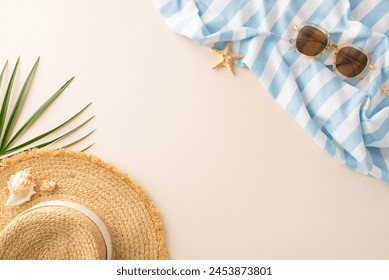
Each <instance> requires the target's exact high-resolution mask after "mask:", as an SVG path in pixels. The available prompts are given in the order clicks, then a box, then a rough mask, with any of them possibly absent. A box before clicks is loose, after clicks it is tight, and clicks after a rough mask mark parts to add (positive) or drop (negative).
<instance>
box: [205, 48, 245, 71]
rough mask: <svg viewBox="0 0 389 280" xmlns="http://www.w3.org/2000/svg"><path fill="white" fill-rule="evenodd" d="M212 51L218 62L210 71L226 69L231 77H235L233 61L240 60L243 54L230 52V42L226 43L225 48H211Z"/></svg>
mask: <svg viewBox="0 0 389 280" xmlns="http://www.w3.org/2000/svg"><path fill="white" fill-rule="evenodd" d="M212 51H213V52H214V53H216V54H217V56H218V58H219V61H218V62H217V64H216V65H215V66H213V68H212V69H218V68H220V67H226V68H227V69H228V70H229V71H230V72H231V74H232V75H235V73H234V68H233V64H234V61H235V60H237V59H239V58H242V57H243V56H244V55H243V54H238V53H233V52H232V50H231V42H227V44H226V46H225V48H224V49H222V50H218V49H216V48H212Z"/></svg>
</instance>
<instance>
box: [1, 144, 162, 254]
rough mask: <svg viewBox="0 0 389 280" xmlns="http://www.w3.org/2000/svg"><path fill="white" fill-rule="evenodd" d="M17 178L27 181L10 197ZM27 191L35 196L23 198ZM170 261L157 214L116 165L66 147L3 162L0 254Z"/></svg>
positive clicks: (14, 157)
mask: <svg viewBox="0 0 389 280" xmlns="http://www.w3.org/2000/svg"><path fill="white" fill-rule="evenodd" d="M15 174H17V175H16V176H14V177H11V176H12V175H15ZM22 175H23V176H24V175H26V176H24V177H23V176H22ZM22 179H23V180H22ZM15 182H16V183H22V184H19V185H22V186H21V187H20V188H19V189H17V190H16V191H15V192H14V197H11V198H9V195H10V193H11V191H10V190H9V188H10V185H11V188H12V186H13V184H14V183H15ZM32 186H33V188H31V187H32ZM29 187H30V188H29ZM34 192H35V193H34ZM31 194H32V196H31ZM23 195H26V197H27V199H28V197H29V196H31V199H30V200H28V201H26V202H23V203H21V200H20V199H21V198H20V197H21V196H23ZM15 201H16V202H15ZM6 204H8V205H9V204H11V205H13V204H18V205H14V206H6ZM167 258H168V255H167V250H166V247H165V240H164V232H163V228H162V224H161V222H160V218H159V214H158V213H157V211H156V209H155V208H154V207H153V205H152V203H151V202H150V200H149V199H148V197H147V195H146V194H145V192H144V191H143V190H142V189H141V188H140V187H139V186H138V185H136V184H135V183H134V182H133V181H132V180H131V179H130V178H129V177H128V176H127V175H125V174H124V173H122V172H120V171H118V170H117V169H116V168H114V167H113V166H111V165H109V164H107V163H105V162H103V161H101V160H100V159H98V158H96V157H95V156H91V155H87V154H84V153H79V152H71V151H67V150H33V151H29V152H25V153H20V154H18V155H15V156H13V157H11V158H9V159H5V160H4V161H3V162H2V163H1V167H0V259H122V260H125V259H167Z"/></svg>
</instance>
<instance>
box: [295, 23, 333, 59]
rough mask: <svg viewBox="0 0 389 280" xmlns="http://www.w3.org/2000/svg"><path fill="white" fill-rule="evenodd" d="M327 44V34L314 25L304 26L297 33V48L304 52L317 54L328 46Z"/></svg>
mask: <svg viewBox="0 0 389 280" xmlns="http://www.w3.org/2000/svg"><path fill="white" fill-rule="evenodd" d="M327 44H328V38H327V36H326V34H324V33H323V32H322V31H320V30H319V29H317V28H315V27H313V26H309V25H308V26H304V27H302V28H301V29H300V31H299V33H298V34H297V38H296V48H297V50H298V51H299V52H300V53H302V54H305V55H308V56H316V55H318V54H320V53H321V52H322V51H323V50H324V49H325V48H326V47H327Z"/></svg>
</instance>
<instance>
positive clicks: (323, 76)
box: [155, 0, 389, 182]
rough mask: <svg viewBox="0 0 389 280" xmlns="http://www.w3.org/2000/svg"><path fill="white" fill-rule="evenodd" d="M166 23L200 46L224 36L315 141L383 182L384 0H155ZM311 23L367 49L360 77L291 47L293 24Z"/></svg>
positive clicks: (388, 178) (387, 127)
mask: <svg viewBox="0 0 389 280" xmlns="http://www.w3.org/2000/svg"><path fill="white" fill-rule="evenodd" d="M155 2H156V5H157V7H158V8H159V12H160V14H161V16H162V17H163V18H164V20H165V22H166V23H167V25H168V26H169V28H170V29H171V30H172V31H174V32H176V33H178V34H181V35H184V36H186V37H189V38H191V39H193V40H194V41H195V42H197V43H198V44H200V45H203V46H205V47H213V46H214V47H216V48H219V49H220V48H223V47H224V46H225V42H226V41H232V42H233V43H232V48H233V51H234V52H235V53H241V54H244V57H243V58H242V59H240V60H238V61H237V64H238V65H239V66H241V67H247V68H249V69H250V70H251V71H252V72H253V73H254V75H255V76H256V77H257V78H258V80H259V81H260V83H261V84H262V85H263V86H264V87H265V88H266V89H267V90H268V92H269V93H270V95H271V96H272V97H273V98H274V100H275V101H276V102H277V103H278V104H279V105H280V106H281V107H282V108H284V109H285V110H286V111H287V112H288V113H289V114H290V115H291V116H292V117H293V118H294V119H295V120H296V122H297V123H298V124H299V125H300V126H301V127H302V128H303V129H304V130H305V131H306V132H307V133H308V135H310V136H311V137H312V138H313V139H314V140H315V141H316V142H317V143H318V144H319V146H320V147H321V148H322V149H324V150H325V151H326V152H327V153H328V154H329V155H331V156H332V157H333V158H335V159H336V160H337V161H339V162H341V163H342V164H344V165H346V166H348V167H349V168H351V169H353V170H355V171H358V172H360V173H363V174H366V175H369V176H373V177H376V178H378V179H380V180H383V181H385V182H389V171H388V165H389V133H388V132H389V97H388V96H383V95H381V89H382V87H383V86H385V85H387V86H389V81H388V79H389V1H388V0H369V1H361V0H340V1H339V0H310V1H305V0H274V1H273V0H272V1H270V0H155ZM302 22H311V23H314V24H316V25H318V26H321V27H322V28H324V29H325V30H327V31H328V32H329V34H330V36H331V40H332V41H333V42H334V43H336V44H337V45H342V44H353V45H355V46H356V47H358V48H361V49H364V50H366V51H368V52H370V53H371V54H372V63H373V65H374V69H373V70H371V71H369V72H368V74H367V75H366V77H365V78H364V79H362V80H352V79H348V80H343V79H342V78H341V77H339V76H338V75H337V74H336V73H334V71H333V69H332V68H333V66H332V61H333V55H334V54H333V53H331V52H327V53H326V54H325V55H323V56H322V57H320V58H319V59H312V58H309V57H305V56H302V55H300V54H298V53H297V52H296V51H295V50H294V49H293V47H292V45H291V44H290V42H289V39H291V38H292V37H293V34H292V33H293V31H292V27H293V25H299V24H301V23H302Z"/></svg>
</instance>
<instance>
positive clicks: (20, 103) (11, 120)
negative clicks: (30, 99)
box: [0, 57, 39, 150]
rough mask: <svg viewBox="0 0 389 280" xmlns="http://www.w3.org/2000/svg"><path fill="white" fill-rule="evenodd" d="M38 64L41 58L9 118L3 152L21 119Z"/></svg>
mask: <svg viewBox="0 0 389 280" xmlns="http://www.w3.org/2000/svg"><path fill="white" fill-rule="evenodd" d="M38 64H39V57H38V59H37V61H36V62H35V64H34V66H33V67H32V69H31V71H30V74H29V75H28V77H27V80H26V81H25V83H24V85H23V87H22V89H21V90H20V93H19V96H18V99H17V100H16V103H15V105H14V108H13V110H12V113H11V116H10V117H9V120H8V124H7V127H6V128H5V131H4V135H3V138H2V140H1V144H0V150H3V149H4V148H5V146H6V143H7V141H8V139H9V136H10V133H11V132H12V129H13V128H14V126H15V123H16V121H17V119H18V117H19V113H20V110H21V109H22V106H23V101H24V99H25V97H26V95H27V92H28V90H29V88H30V85H31V82H32V79H33V78H34V75H35V72H36V69H37V67H38Z"/></svg>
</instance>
